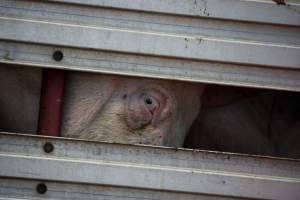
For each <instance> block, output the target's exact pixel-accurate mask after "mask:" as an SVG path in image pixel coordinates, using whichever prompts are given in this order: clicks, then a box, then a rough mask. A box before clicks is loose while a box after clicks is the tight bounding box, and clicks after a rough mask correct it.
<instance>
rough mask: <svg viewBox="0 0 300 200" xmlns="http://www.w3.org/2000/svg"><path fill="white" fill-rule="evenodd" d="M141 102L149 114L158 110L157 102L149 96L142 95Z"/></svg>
mask: <svg viewBox="0 0 300 200" xmlns="http://www.w3.org/2000/svg"><path fill="white" fill-rule="evenodd" d="M143 101H144V104H145V106H146V108H147V109H148V110H149V111H150V113H151V114H153V113H154V112H155V110H156V109H158V108H159V102H158V101H157V100H156V99H155V98H154V97H152V96H150V95H147V94H144V95H143Z"/></svg>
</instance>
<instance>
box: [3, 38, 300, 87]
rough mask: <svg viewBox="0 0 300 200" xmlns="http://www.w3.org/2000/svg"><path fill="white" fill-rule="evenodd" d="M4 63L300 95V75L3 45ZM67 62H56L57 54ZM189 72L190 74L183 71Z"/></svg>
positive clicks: (206, 63) (223, 65) (298, 73)
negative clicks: (246, 87)
mask: <svg viewBox="0 0 300 200" xmlns="http://www.w3.org/2000/svg"><path fill="white" fill-rule="evenodd" d="M0 46H1V47H2V48H0V62H2V63H9V64H20V65H27V66H35V67H48V68H58V69H70V70H80V71H89V72H102V73H110V74H123V75H128V76H141V77H150V78H162V79H174V80H183V81H193V82H205V83H219V84H225V85H240V86H248V87H263V88H276V89H281V90H292V91H300V80H299V77H300V71H298V70H283V69H276V68H259V67H255V66H247V65H245V66H241V65H234V64H222V63H213V62H203V61H191V60H180V59H170V58H158V57H149V56H139V55H132V54H119V53H112V52H103V51H92V50H79V49H72V48H58V47H46V46H41V45H29V44H19V43H13V42H1V41H0ZM57 49H59V50H61V51H63V52H64V59H63V60H62V61H61V62H60V63H57V62H56V61H54V60H53V59H52V54H53V52H54V51H55V50H57ZM183 69H186V70H183Z"/></svg>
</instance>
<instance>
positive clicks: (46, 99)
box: [38, 69, 64, 136]
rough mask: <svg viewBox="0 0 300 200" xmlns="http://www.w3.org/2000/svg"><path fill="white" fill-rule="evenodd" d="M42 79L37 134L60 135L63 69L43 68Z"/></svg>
mask: <svg viewBox="0 0 300 200" xmlns="http://www.w3.org/2000/svg"><path fill="white" fill-rule="evenodd" d="M42 79H43V81H42V89H41V99H40V113H39V125H38V134H39V135H48V136H60V121H61V108H62V100H63V92H64V71H63V70H58V69H44V70H43V76H42Z"/></svg>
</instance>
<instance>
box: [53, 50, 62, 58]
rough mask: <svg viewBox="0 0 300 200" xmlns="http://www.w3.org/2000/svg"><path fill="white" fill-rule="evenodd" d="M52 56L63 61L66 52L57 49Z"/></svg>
mask: <svg viewBox="0 0 300 200" xmlns="http://www.w3.org/2000/svg"><path fill="white" fill-rule="evenodd" d="M52 57H53V59H54V60H55V61H61V60H62V59H63V57H64V54H63V53H62V52H61V51H59V50H57V51H54V53H53V55H52Z"/></svg>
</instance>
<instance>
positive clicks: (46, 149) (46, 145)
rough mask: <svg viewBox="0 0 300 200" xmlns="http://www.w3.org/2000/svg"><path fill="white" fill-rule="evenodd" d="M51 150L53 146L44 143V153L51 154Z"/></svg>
mask: <svg viewBox="0 0 300 200" xmlns="http://www.w3.org/2000/svg"><path fill="white" fill-rule="evenodd" d="M53 150H54V146H53V144H51V143H50V142H46V143H45V144H44V151H45V152H46V153H51V152H52V151H53Z"/></svg>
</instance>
